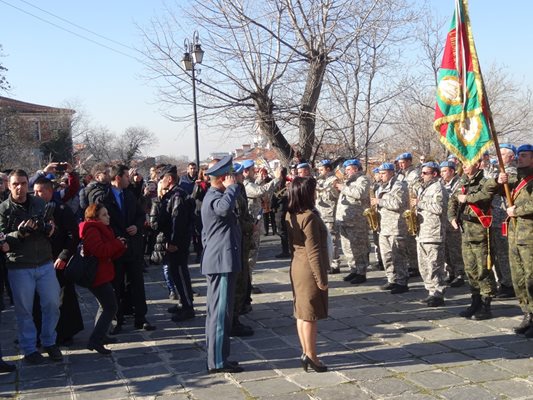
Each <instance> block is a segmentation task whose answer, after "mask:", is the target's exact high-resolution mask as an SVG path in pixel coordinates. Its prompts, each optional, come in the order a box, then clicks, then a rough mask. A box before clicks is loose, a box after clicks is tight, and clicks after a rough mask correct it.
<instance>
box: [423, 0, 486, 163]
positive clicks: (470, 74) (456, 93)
mask: <svg viewBox="0 0 533 400" xmlns="http://www.w3.org/2000/svg"><path fill="white" fill-rule="evenodd" d="M488 112H489V108H488V103H487V97H486V94H485V88H484V87H483V79H482V76H481V71H480V68H479V60H478V58H477V53H476V47H475V45H474V37H473V35H472V30H471V27H470V19H469V17H468V1H467V0H455V13H454V17H453V19H452V24H451V27H450V31H449V32H448V37H447V39H446V46H445V48H444V55H443V57H442V64H441V67H440V69H439V75H438V82H437V104H436V107H435V122H434V124H433V127H434V129H435V130H436V131H437V132H438V133H439V134H440V140H441V142H442V143H443V144H444V146H446V148H447V149H448V150H449V151H450V152H452V153H453V154H455V155H456V156H457V157H458V158H459V159H460V160H461V161H462V162H463V163H465V164H472V163H473V162H475V161H477V160H478V159H479V158H480V157H481V155H482V154H483V152H484V151H485V150H487V149H488V148H489V147H490V146H491V145H492V136H491V131H490V126H489V123H488V118H489V115H488Z"/></svg>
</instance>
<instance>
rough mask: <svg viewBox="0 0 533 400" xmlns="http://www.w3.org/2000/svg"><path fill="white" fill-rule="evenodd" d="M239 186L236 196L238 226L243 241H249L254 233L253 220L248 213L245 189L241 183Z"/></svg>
mask: <svg viewBox="0 0 533 400" xmlns="http://www.w3.org/2000/svg"><path fill="white" fill-rule="evenodd" d="M237 185H239V188H240V189H239V194H238V195H237V201H236V205H237V215H238V217H239V226H240V227H241V232H242V236H243V239H244V238H246V239H247V240H250V238H251V237H252V234H253V231H254V224H255V220H254V219H253V218H252V216H251V215H250V213H249V212H248V199H247V197H246V189H245V188H244V185H243V184H242V183H238V184H237Z"/></svg>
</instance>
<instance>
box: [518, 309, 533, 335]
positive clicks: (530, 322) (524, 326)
mask: <svg viewBox="0 0 533 400" xmlns="http://www.w3.org/2000/svg"><path fill="white" fill-rule="evenodd" d="M530 326H533V314H532V313H528V312H525V313H524V318H522V322H520V325H518V326H515V327H514V328H513V331H514V333H516V334H517V335H523V334H524V333H526V331H527V330H528V329H529V327H530Z"/></svg>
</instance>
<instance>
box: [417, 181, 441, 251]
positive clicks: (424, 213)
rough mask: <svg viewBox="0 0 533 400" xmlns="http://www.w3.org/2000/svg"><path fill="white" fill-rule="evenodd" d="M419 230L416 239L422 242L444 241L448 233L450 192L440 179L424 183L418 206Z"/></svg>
mask: <svg viewBox="0 0 533 400" xmlns="http://www.w3.org/2000/svg"><path fill="white" fill-rule="evenodd" d="M416 210H417V219H418V223H419V227H420V228H419V230H418V234H417V237H416V240H417V241H418V242H421V243H442V242H444V238H445V235H446V224H447V223H448V221H447V218H446V212H447V210H448V192H446V189H445V188H444V185H443V184H442V182H441V181H440V180H434V181H433V182H429V184H428V185H427V186H425V185H424V184H422V186H421V187H420V189H419V192H418V204H417V206H416Z"/></svg>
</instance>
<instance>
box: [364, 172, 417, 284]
mask: <svg viewBox="0 0 533 400" xmlns="http://www.w3.org/2000/svg"><path fill="white" fill-rule="evenodd" d="M379 174H380V176H381V181H382V185H381V187H380V188H379V189H378V191H377V193H376V197H375V198H372V199H370V202H371V205H373V206H374V205H377V207H378V212H379V215H380V218H381V220H380V231H379V248H380V251H381V259H382V260H383V266H384V267H385V274H386V275H387V283H386V284H385V285H383V286H381V289H383V290H390V291H391V293H392V294H399V293H404V292H407V291H408V290H409V287H408V286H407V281H408V280H409V269H408V266H407V260H406V259H405V252H404V251H402V249H403V248H404V247H405V238H406V236H407V225H406V223H405V218H403V217H402V213H403V212H404V211H405V210H407V209H408V208H409V194H408V189H407V183H406V182H404V181H400V180H398V177H397V176H396V175H395V173H394V164H392V163H383V164H381V165H380V166H379Z"/></svg>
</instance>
